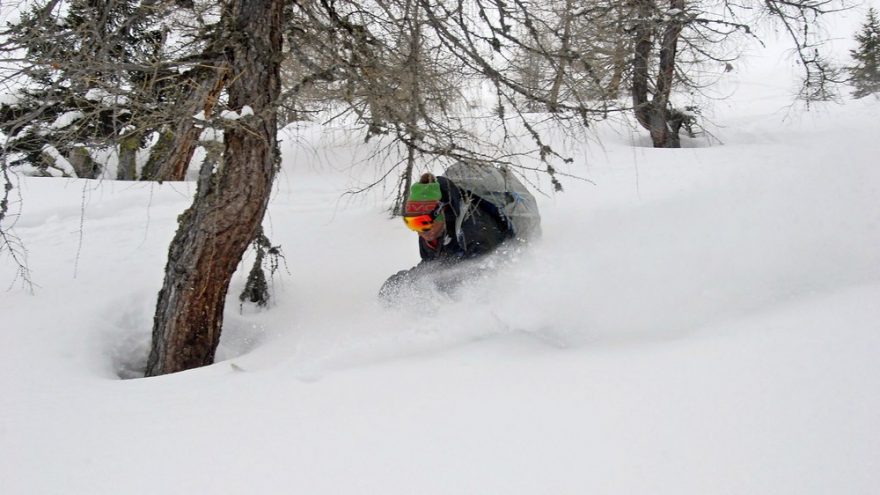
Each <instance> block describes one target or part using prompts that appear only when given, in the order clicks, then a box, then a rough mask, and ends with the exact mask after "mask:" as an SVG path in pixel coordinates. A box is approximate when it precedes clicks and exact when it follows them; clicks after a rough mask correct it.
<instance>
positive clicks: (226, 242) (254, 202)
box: [146, 0, 284, 376]
mask: <svg viewBox="0 0 880 495" xmlns="http://www.w3.org/2000/svg"><path fill="white" fill-rule="evenodd" d="M283 3H284V2H283V0H233V1H232V2H231V6H230V8H229V10H227V11H226V12H224V16H229V17H230V18H229V20H228V22H227V23H226V25H227V26H228V28H227V29H229V30H230V31H231V32H229V33H228V39H230V40H231V41H230V45H229V46H228V48H227V49H226V56H227V59H228V64H229V65H228V66H229V69H230V76H231V77H230V78H229V79H228V80H229V86H228V94H229V106H230V108H232V109H235V110H240V109H242V108H243V107H244V105H249V106H250V107H251V108H252V109H253V111H254V115H252V116H248V117H244V118H242V119H241V120H238V121H236V122H235V123H234V124H231V126H230V127H228V128H227V129H226V130H225V133H224V141H225V144H224V146H225V148H224V155H225V156H224V160H223V163H222V165H221V166H219V167H216V170H215V169H214V168H215V167H203V168H202V170H201V172H200V174H199V175H200V176H199V181H198V190H197V193H196V198H195V201H194V202H193V205H192V206H191V207H190V208H189V209H188V210H187V211H186V212H185V213H184V214H183V215H181V217H180V220H179V223H180V226H179V228H178V231H177V234H176V235H175V237H174V240H173V241H172V243H171V247H170V248H169V253H168V264H167V266H166V269H165V281H164V284H163V287H162V290H161V291H160V292H159V301H158V304H157V307H156V315H155V319H154V323H153V343H152V348H151V351H150V357H149V360H148V363H147V369H146V375H147V376H156V375H162V374H167V373H174V372H177V371H183V370H187V369H191V368H196V367H199V366H205V365H208V364H211V363H213V361H214V353H215V351H216V349H217V344H218V343H219V341H220V331H221V328H222V323H223V307H224V303H225V301H226V295H227V294H226V293H227V290H228V288H229V282H230V279H231V278H232V274H233V273H234V271H235V268H236V266H237V265H238V263H239V261H240V260H241V257H242V254H243V253H244V251H245V249H246V248H247V246H248V244H250V242H251V241H252V240H253V239H254V236H255V235H256V233H257V232H258V230H259V228H260V224H261V223H262V220H263V215H264V214H265V211H266V206H267V204H268V201H269V194H270V191H271V184H272V180H273V179H274V176H275V171H276V168H277V161H278V150H277V135H276V134H277V129H276V113H277V112H276V108H275V105H276V103H277V99H278V96H279V93H280V87H281V86H280V76H279V68H280V63H279V62H280V60H281V36H282V30H281V24H282V9H283Z"/></svg>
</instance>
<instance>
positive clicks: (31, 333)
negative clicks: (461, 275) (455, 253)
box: [0, 63, 880, 495]
mask: <svg viewBox="0 0 880 495" xmlns="http://www.w3.org/2000/svg"><path fill="white" fill-rule="evenodd" d="M769 65H773V64H772V63H771V64H768V66H769ZM761 67H764V66H761ZM785 70H786V71H787V67H786V68H785ZM777 72H778V71H777ZM754 74H757V76H754V77H752V78H751V79H749V78H748V77H747V74H741V75H739V77H740V78H741V80H740V87H739V91H738V92H737V93H735V95H734V96H733V98H732V99H730V100H728V101H725V102H721V103H719V107H720V108H719V109H718V113H719V114H721V115H722V116H721V117H716V120H717V121H720V122H722V123H723V124H724V126H725V127H724V128H722V129H718V130H715V134H716V135H717V136H718V137H719V138H720V139H721V140H722V141H723V144H718V143H715V144H714V145H713V146H708V143H707V142H706V141H705V140H696V141H694V140H689V141H688V142H687V143H686V144H687V146H689V147H687V148H684V149H679V150H654V149H650V148H647V147H644V146H643V145H644V144H645V141H646V137H645V136H644V135H643V133H641V132H634V131H632V130H631V129H630V128H628V127H626V126H615V125H611V124H609V126H608V127H605V128H602V129H600V130H599V132H600V136H599V137H600V138H601V139H600V142H601V145H598V144H596V142H595V141H593V142H591V143H590V144H573V145H572V146H574V147H573V148H571V151H572V153H573V154H574V155H575V156H576V157H577V163H575V165H574V166H573V167H572V169H571V172H573V173H578V174H581V175H584V176H587V177H589V178H590V179H591V180H592V181H594V182H595V185H593V184H588V183H582V182H576V181H568V182H566V183H565V186H566V189H567V191H566V192H565V193H564V194H558V195H554V196H549V197H541V198H539V202H540V207H541V209H542V213H543V217H544V224H543V227H544V239H543V241H542V242H541V243H539V244H538V245H536V246H535V247H534V249H532V250H531V251H530V252H528V253H525V254H521V255H520V256H519V258H518V259H517V260H515V262H514V263H513V265H512V266H510V267H509V268H507V269H506V270H503V271H501V272H499V273H497V274H495V275H493V276H491V277H487V278H483V279H480V280H476V281H474V282H473V283H471V284H469V285H468V286H467V287H465V288H464V290H463V292H462V293H461V294H460V296H459V298H458V299H457V300H449V299H444V298H442V297H440V296H439V295H438V297H437V298H436V299H435V300H433V301H432V304H430V305H429V304H422V305H413V306H411V307H401V308H398V309H396V310H387V309H384V308H382V307H381V305H380V304H378V303H377V301H376V297H375V296H376V291H377V290H378V288H379V286H380V285H381V283H382V282H383V281H384V280H385V278H386V277H387V276H389V275H390V274H392V273H394V272H396V271H398V270H400V269H404V268H408V267H409V266H412V265H414V264H415V263H416V262H417V260H418V250H417V247H416V241H415V238H414V236H413V235H412V233H410V232H409V231H407V230H406V229H405V228H403V226H402V225H400V223H399V220H389V219H388V218H387V215H386V214H385V213H384V211H385V209H386V208H387V206H388V201H387V198H385V196H384V195H383V192H382V191H379V190H377V191H374V192H373V193H370V194H366V195H360V196H342V194H341V192H342V191H344V190H345V189H346V188H347V187H350V186H351V185H352V182H353V180H356V179H358V174H361V175H362V174H363V172H362V171H359V170H357V169H356V168H355V166H356V164H357V163H358V162H359V160H360V159H361V157H363V156H365V155H366V154H368V153H369V150H367V149H365V148H364V147H363V146H362V145H360V144H358V143H359V141H360V139H359V137H358V136H354V135H351V134H349V133H348V131H347V130H345V129H342V130H340V135H341V136H344V137H342V138H340V139H338V140H337V139H334V138H333V136H332V135H331V134H330V133H328V132H322V131H321V130H320V129H318V128H314V127H307V128H303V129H300V130H299V131H297V132H296V133H294V134H290V135H287V138H286V139H285V142H284V144H283V152H284V166H283V172H282V174H281V176H280V177H279V180H278V182H277V186H276V191H275V193H274V197H273V199H272V202H271V205H270V211H269V215H268V217H267V220H266V224H265V225H266V228H267V233H268V235H269V237H270V238H271V240H272V242H273V243H275V244H280V245H281V246H282V248H283V251H284V253H285V254H286V257H287V265H288V270H289V274H288V273H282V274H281V276H280V277H279V276H276V278H275V282H274V291H275V292H274V294H275V300H274V304H273V306H272V307H271V308H269V309H268V310H266V311H256V310H254V309H253V308H250V307H247V306H245V307H244V308H243V309H240V307H239V304H238V300H237V297H235V296H236V295H237V294H238V293H239V292H240V290H241V288H242V287H243V284H244V278H245V275H246V273H247V270H248V269H249V268H250V261H251V260H252V257H249V258H248V259H247V260H246V262H245V263H244V264H243V265H242V268H241V269H240V271H239V273H238V274H237V275H236V277H235V279H234V282H233V286H232V288H231V291H230V294H231V295H232V297H230V298H229V304H228V308H227V311H226V320H225V327H224V334H223V339H222V342H221V347H220V350H219V354H218V359H219V362H218V363H217V364H215V365H213V366H210V367H206V368H202V369H199V370H193V371H189V372H185V373H180V374H177V375H173V376H167V377H161V378H157V379H148V380H143V379H138V380H121V379H120V376H122V377H130V376H133V375H135V374H136V373H137V370H138V369H142V368H143V365H144V361H145V359H146V353H147V348H148V345H149V334H150V330H151V326H152V314H153V310H154V305H155V300H156V294H157V292H158V290H159V288H160V286H161V283H162V277H163V267H164V263H165V256H166V254H167V247H168V243H169V241H170V240H171V237H172V236H173V233H174V230H175V228H176V217H177V215H179V214H180V213H181V212H182V211H183V210H184V209H185V208H186V206H188V204H189V202H190V200H191V197H192V194H193V192H194V186H193V184H191V183H176V184H170V183H166V184H164V185H162V186H159V185H155V184H144V183H121V182H112V181H105V182H95V181H83V180H68V179H51V178H50V179H36V178H28V179H24V180H22V181H21V183H20V184H18V185H19V186H20V192H21V195H22V199H23V206H22V209H23V211H22V215H21V217H20V218H19V219H18V223H17V225H16V227H15V231H16V233H17V234H18V235H19V236H20V237H21V238H22V240H23V241H24V243H25V245H26V247H27V249H28V262H29V265H30V267H31V269H32V271H33V278H34V281H35V282H36V283H37V284H38V285H39V286H38V288H37V290H36V293H35V295H30V294H28V293H27V291H25V290H22V289H21V288H20V287H19V286H18V285H15V286H13V287H12V289H11V290H9V291H7V292H5V293H3V296H2V298H0V314H2V315H3V317H2V331H0V390H2V394H0V487H2V493H4V494H55V493H65V494H118V493H124V494H156V493H161V494H177V493H180V494H193V493H249V494H250V493H265V494H274V493H309V494H339V493H376V494H383V495H386V494H398V493H399V494H412V493H418V494H434V493H437V494H441V493H442V494H470V493H473V494H494V493H498V494H519V493H522V494H538V493H543V494H583V493H602V494H675V495H678V494H728V493H729V494H774V495H776V494H798V495H802V494H828V493H845V494H873V493H878V491H880V428H878V425H880V359H878V356H880V304H878V302H880V200H878V198H880V167H878V166H877V162H878V159H877V157H878V156H880V140H878V137H880V133H878V124H877V118H876V116H877V115H878V114H880V104H878V102H877V101H876V100H871V99H868V100H862V101H858V102H848V103H846V104H845V105H843V106H829V107H824V108H821V109H819V110H818V111H817V112H812V113H810V114H790V113H787V112H786V111H785V110H784V109H783V106H784V105H786V104H787V103H788V100H787V97H788V95H789V94H790V89H791V87H792V86H791V82H790V80H788V79H787V78H786V77H787V76H786V77H782V76H779V75H778V74H777V78H776V79H772V78H767V77H766V73H762V72H761V71H760V70H757V69H756V70H755V71H754ZM777 80H778V82H768V81H777ZM749 81H753V82H749ZM754 81H759V82H754ZM786 116H787V118H785V117H786ZM633 144H636V145H638V146H633ZM13 268H14V267H13V266H12V263H11V262H10V260H9V259H8V258H6V257H4V258H3V262H2V263H0V280H12V278H13V274H14V269H13Z"/></svg>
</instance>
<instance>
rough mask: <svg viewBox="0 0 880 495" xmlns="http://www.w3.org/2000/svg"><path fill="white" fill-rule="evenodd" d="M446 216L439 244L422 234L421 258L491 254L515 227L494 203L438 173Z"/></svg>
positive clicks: (449, 259) (452, 258)
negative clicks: (443, 231)
mask: <svg viewBox="0 0 880 495" xmlns="http://www.w3.org/2000/svg"><path fill="white" fill-rule="evenodd" d="M437 182H439V183H440V191H441V193H442V198H441V199H440V202H441V204H442V205H443V210H442V211H443V214H444V215H445V217H446V233H445V234H444V235H443V236H441V237H440V238H439V239H437V242H436V246H431V245H429V243H428V242H426V241H425V240H424V239H422V238H421V237H419V254H421V256H422V262H428V261H443V262H455V261H459V260H463V259H468V258H473V257H475V256H481V255H484V254H488V253H490V252H492V251H494V250H495V248H497V247H498V246H499V245H500V244H501V243H503V242H504V241H506V240H508V239H510V238H512V237H513V230H512V229H511V228H510V227H509V226H508V223H507V221H506V219H505V218H504V216H503V215H502V214H501V213H500V212H499V211H498V208H496V207H495V205H493V204H492V203H490V202H488V201H485V200H483V199H482V198H480V197H479V196H476V195H473V194H470V193H469V192H467V191H463V190H462V189H460V188H459V187H458V186H456V185H455V184H454V183H453V182H452V181H451V180H449V179H447V178H446V177H443V176H440V177H437Z"/></svg>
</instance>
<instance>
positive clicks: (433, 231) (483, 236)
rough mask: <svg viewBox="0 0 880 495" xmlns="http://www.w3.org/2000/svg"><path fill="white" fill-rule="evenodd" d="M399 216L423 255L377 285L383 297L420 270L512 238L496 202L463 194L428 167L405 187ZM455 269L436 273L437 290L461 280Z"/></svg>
mask: <svg viewBox="0 0 880 495" xmlns="http://www.w3.org/2000/svg"><path fill="white" fill-rule="evenodd" d="M466 195H467V197H466ZM403 220H404V223H405V224H406V226H407V227H408V228H409V229H410V230H412V231H414V232H416V233H417V234H418V236H419V238H418V243H419V254H420V255H421V258H422V261H421V262H420V263H419V264H418V265H416V266H415V267H413V268H411V269H409V270H403V271H400V272H398V273H396V274H394V275H392V276H391V277H390V278H389V279H388V280H387V281H385V284H384V285H383V286H382V289H381V290H380V291H379V295H380V296H381V297H383V298H387V297H389V296H394V295H396V294H398V293H399V292H400V291H401V288H402V286H404V285H405V284H407V283H409V282H412V281H413V280H414V279H415V278H417V277H418V276H420V275H422V274H426V273H437V272H438V269H444V270H445V269H446V268H449V267H451V266H452V265H456V264H458V263H459V262H461V261H465V260H470V259H474V258H477V257H480V256H482V255H485V254H489V253H491V252H492V251H494V250H495V249H496V248H498V246H499V245H501V244H502V243H504V242H505V241H507V240H509V239H512V238H513V228H512V226H511V224H510V223H509V222H508V220H507V218H506V217H505V216H504V215H503V214H502V213H501V212H500V211H499V210H498V207H496V206H495V205H494V204H492V203H491V202H489V201H485V200H482V199H481V198H479V197H476V196H472V195H470V194H468V193H467V192H465V191H463V190H462V189H461V188H459V187H458V186H457V185H455V183H453V182H452V181H451V180H449V179H448V178H446V177H443V176H440V177H435V176H434V175H432V174H430V173H426V174H423V175H422V176H421V178H420V179H419V182H418V183H416V184H413V185H412V187H411V188H410V196H409V199H408V200H407V202H406V206H405V212H404V217H403ZM460 275H461V274H460V273H459V274H456V275H455V276H453V277H451V278H450V277H438V278H437V279H436V280H435V281H434V282H435V285H437V286H438V288H440V289H441V290H447V289H451V288H454V287H455V286H457V285H458V284H459V283H460V280H458V278H459V276H460Z"/></svg>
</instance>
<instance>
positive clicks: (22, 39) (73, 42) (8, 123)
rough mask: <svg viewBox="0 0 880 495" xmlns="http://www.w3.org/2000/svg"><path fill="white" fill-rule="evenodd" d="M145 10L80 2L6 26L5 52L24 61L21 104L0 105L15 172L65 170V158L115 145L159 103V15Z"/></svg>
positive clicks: (115, 0) (128, 2)
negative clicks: (24, 169)
mask: <svg viewBox="0 0 880 495" xmlns="http://www.w3.org/2000/svg"><path fill="white" fill-rule="evenodd" d="M141 4H142V2H139V1H135V0H103V1H94V0H75V1H72V2H70V3H69V7H68V8H66V9H61V8H57V2H50V3H48V4H46V5H38V6H35V7H33V8H32V9H31V10H30V11H27V12H23V13H22V15H21V19H20V20H19V21H18V22H17V23H15V24H10V25H8V26H7V29H6V30H4V32H3V34H4V35H5V36H6V37H7V39H8V42H7V43H6V44H5V45H4V46H5V47H13V48H14V49H16V50H17V51H18V53H19V54H20V55H21V56H23V58H24V60H25V61H26V64H25V65H23V69H22V70H21V72H20V77H19V79H18V83H19V84H20V86H19V89H18V92H17V95H16V96H17V97H18V98H17V101H14V102H12V103H4V104H3V105H2V107H0V131H2V132H4V133H5V134H6V135H7V136H9V141H8V142H7V143H6V149H5V152H6V153H9V154H10V156H11V159H10V161H9V165H10V166H15V165H20V164H22V163H28V164H30V165H32V166H34V167H36V168H38V169H41V170H44V171H45V170H47V168H48V167H57V168H62V167H60V166H58V165H57V163H55V162H56V161H57V160H59V159H60V158H65V157H66V158H68V159H70V157H72V156H74V155H75V154H76V153H79V154H80V155H81V154H82V153H83V152H84V151H87V150H95V149H100V148H106V147H110V146H114V145H116V144H118V142H119V141H120V139H123V138H125V137H130V136H127V135H129V134H132V132H134V130H135V129H136V128H138V127H139V126H140V125H142V123H143V122H144V121H145V120H146V119H145V114H146V113H149V111H150V109H151V108H155V107H156V104H157V103H159V102H160V101H161V97H160V96H159V95H160V94H161V85H157V84H154V82H155V81H156V80H157V78H156V75H157V71H156V67H155V61H156V60H157V58H158V56H159V53H160V52H161V50H162V45H163V42H164V34H163V32H162V30H161V29H160V28H159V26H158V22H159V19H158V16H157V15H156V12H157V11H156V10H155V9H153V8H148V7H144V6H143V5H141ZM145 88H146V90H145ZM145 96H146V98H145ZM143 136H144V133H143V132H139V133H138V141H139V145H141V146H142V145H143V144H144V139H143ZM80 158H82V157H80ZM90 158H91V157H89V159H90ZM63 171H64V172H65V173H70V170H69V169H67V170H63ZM95 172H96V171H95V170H94V169H91V168H90V169H89V174H90V175H94V173H95ZM77 175H79V173H78V174H77Z"/></svg>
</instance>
